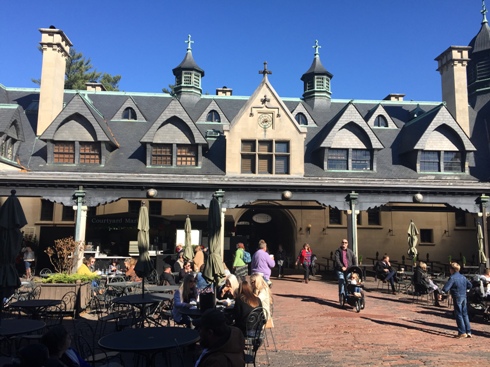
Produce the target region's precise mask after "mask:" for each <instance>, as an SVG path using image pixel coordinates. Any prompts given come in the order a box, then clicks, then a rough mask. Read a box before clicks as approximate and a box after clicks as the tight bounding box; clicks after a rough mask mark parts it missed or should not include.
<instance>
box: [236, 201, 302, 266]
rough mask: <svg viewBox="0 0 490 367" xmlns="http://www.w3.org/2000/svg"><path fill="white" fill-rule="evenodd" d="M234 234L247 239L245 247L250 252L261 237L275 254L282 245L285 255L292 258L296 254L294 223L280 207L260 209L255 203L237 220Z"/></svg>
mask: <svg viewBox="0 0 490 367" xmlns="http://www.w3.org/2000/svg"><path fill="white" fill-rule="evenodd" d="M236 235H237V236H242V237H246V238H247V239H248V244H247V247H248V249H249V251H250V253H252V254H253V253H254V252H255V251H256V250H257V246H258V243H259V241H260V240H261V239H263V240H265V242H267V247H268V249H269V253H271V254H275V253H276V252H277V248H278V246H279V245H282V247H283V249H284V252H285V253H286V256H287V257H290V258H294V257H295V255H296V254H295V249H294V243H295V238H294V224H293V223H292V221H291V219H290V218H289V217H288V215H287V214H286V212H285V211H284V210H283V209H281V207H277V209H270V206H269V207H268V208H267V209H265V208H264V209H261V208H260V205H257V206H255V207H254V208H252V209H249V210H247V211H246V212H245V213H244V214H243V215H242V216H241V217H240V219H239V220H238V222H237V226H236Z"/></svg>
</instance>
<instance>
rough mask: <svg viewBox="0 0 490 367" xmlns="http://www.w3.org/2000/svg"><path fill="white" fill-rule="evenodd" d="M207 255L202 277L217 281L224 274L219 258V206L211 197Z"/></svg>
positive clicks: (216, 200) (209, 280)
mask: <svg viewBox="0 0 490 367" xmlns="http://www.w3.org/2000/svg"><path fill="white" fill-rule="evenodd" d="M208 233H209V256H208V258H207V259H206V263H205V265H204V272H203V277H204V279H205V280H207V281H208V282H214V283H215V284H217V283H218V281H219V279H220V278H221V277H223V276H224V273H225V271H224V268H223V259H222V258H221V246H220V234H221V208H220V205H219V202H218V199H216V198H215V197H213V198H212V199H211V202H210V204H209V212H208Z"/></svg>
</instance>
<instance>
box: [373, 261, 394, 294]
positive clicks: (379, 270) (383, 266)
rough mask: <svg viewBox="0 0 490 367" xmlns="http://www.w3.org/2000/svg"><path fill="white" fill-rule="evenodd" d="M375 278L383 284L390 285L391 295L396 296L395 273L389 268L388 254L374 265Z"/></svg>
mask: <svg viewBox="0 0 490 367" xmlns="http://www.w3.org/2000/svg"><path fill="white" fill-rule="evenodd" d="M376 276H377V277H378V279H381V280H382V281H383V282H384V283H386V282H389V283H390V285H391V291H392V292H393V294H396V290H395V280H396V271H395V270H394V269H393V268H392V267H391V263H390V257H389V256H388V254H384V256H383V259H382V260H381V261H378V262H377V263H376Z"/></svg>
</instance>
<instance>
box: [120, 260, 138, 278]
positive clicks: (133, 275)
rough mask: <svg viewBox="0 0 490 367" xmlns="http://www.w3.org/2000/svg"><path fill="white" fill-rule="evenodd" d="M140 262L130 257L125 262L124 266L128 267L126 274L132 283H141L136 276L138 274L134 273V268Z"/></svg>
mask: <svg viewBox="0 0 490 367" xmlns="http://www.w3.org/2000/svg"><path fill="white" fill-rule="evenodd" d="M137 262H138V260H136V259H134V258H132V257H129V258H127V259H126V260H124V265H125V266H126V273H125V275H126V276H127V277H128V278H129V280H130V281H132V282H141V278H139V277H138V276H137V275H136V272H135V271H134V267H135V266H136V263H137Z"/></svg>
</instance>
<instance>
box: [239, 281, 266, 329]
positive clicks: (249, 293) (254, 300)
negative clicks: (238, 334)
mask: <svg viewBox="0 0 490 367" xmlns="http://www.w3.org/2000/svg"><path fill="white" fill-rule="evenodd" d="M255 307H262V301H261V300H260V298H259V297H257V296H256V295H255V294H254V292H253V289H252V287H251V286H250V284H249V283H248V282H247V281H246V280H244V281H243V282H241V283H240V285H239V287H238V291H237V295H236V298H235V307H233V318H234V319H235V326H236V327H237V328H239V329H240V330H241V331H242V333H243V335H245V334H246V331H247V319H248V315H249V314H250V312H251V311H252V310H253V309H254V308H255Z"/></svg>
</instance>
